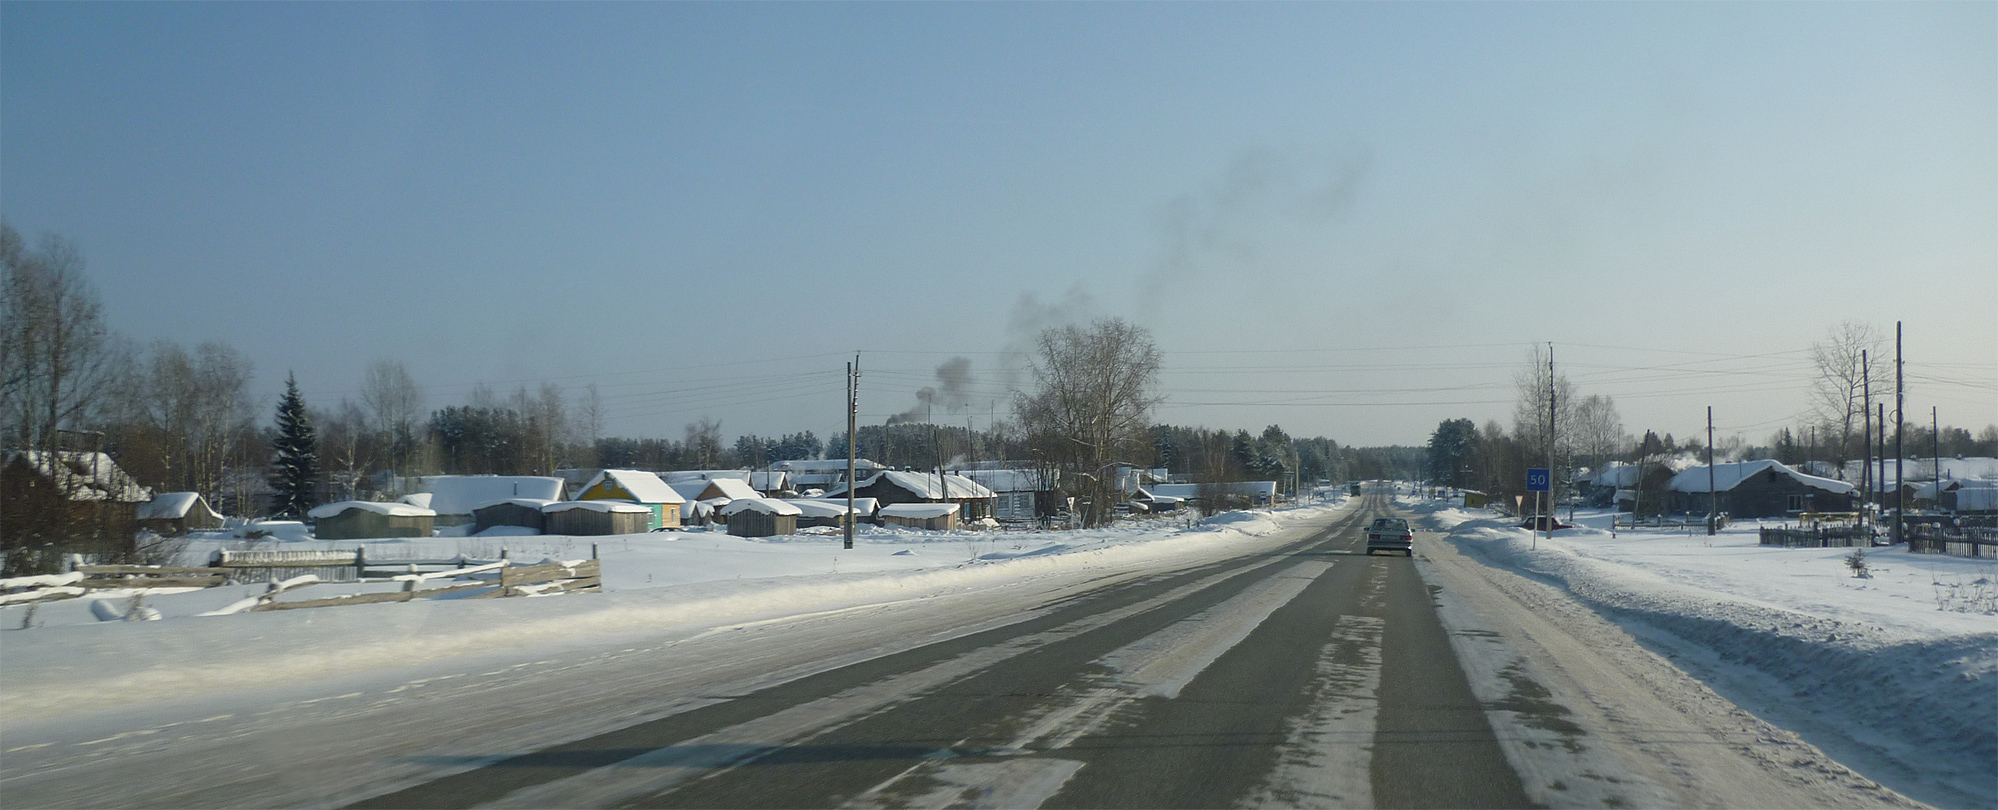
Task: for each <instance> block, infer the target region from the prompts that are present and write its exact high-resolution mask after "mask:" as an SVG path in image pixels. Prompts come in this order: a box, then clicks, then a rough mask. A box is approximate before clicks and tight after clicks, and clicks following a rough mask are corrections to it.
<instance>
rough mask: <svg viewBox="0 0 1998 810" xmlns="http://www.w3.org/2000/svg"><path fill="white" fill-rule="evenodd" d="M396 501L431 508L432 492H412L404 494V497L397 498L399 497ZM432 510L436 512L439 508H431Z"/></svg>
mask: <svg viewBox="0 0 1998 810" xmlns="http://www.w3.org/2000/svg"><path fill="white" fill-rule="evenodd" d="M396 502H398V503H406V504H409V505H410V506H420V507H423V508H425V509H430V493H428V492H412V493H409V494H408V495H404V496H402V497H400V498H397V499H396ZM431 511H433V512H434V511H437V510H435V509H431Z"/></svg>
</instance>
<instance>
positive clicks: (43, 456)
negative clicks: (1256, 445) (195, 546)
mask: <svg viewBox="0 0 1998 810" xmlns="http://www.w3.org/2000/svg"><path fill="white" fill-rule="evenodd" d="M16 458H18V459H20V460H21V461H22V463H24V464H26V465H27V467H28V468H29V469H31V470H34V471H35V472H37V473H40V474H41V475H42V476H43V477H45V478H47V479H49V481H50V482H52V483H54V484H55V486H56V490H57V491H58V492H62V493H65V494H67V495H68V497H69V499H70V500H72V501H111V502H113V503H145V502H147V501H150V500H152V498H153V491H152V490H150V489H147V488H145V487H142V486H139V483H138V482H137V481H134V480H132V477H131V476H129V475H126V474H125V471H124V470H123V469H120V468H119V467H118V463H117V462H115V461H112V460H111V457H110V456H109V455H106V454H104V453H85V452H80V451H73V450H62V451H58V452H54V453H50V452H48V451H44V450H23V451H21V452H18V453H15V454H13V455H12V456H10V457H9V459H8V463H9V464H12V463H13V459H16Z"/></svg>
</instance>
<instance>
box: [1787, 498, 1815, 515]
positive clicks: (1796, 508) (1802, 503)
mask: <svg viewBox="0 0 1998 810" xmlns="http://www.w3.org/2000/svg"><path fill="white" fill-rule="evenodd" d="M1810 501H1811V496H1809V495H1792V496H1790V511H1792V512H1802V511H1804V510H1805V509H1806V508H1809V507H1810V505H1811V503H1810Z"/></svg>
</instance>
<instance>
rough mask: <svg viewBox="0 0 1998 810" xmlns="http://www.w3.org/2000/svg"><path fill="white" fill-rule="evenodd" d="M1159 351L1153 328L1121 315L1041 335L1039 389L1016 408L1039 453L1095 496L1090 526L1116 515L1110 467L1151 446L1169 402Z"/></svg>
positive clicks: (1034, 363) (1019, 400)
mask: <svg viewBox="0 0 1998 810" xmlns="http://www.w3.org/2000/svg"><path fill="white" fill-rule="evenodd" d="M1159 357H1160V356H1159V350H1158V346H1157V345H1156V344H1154V343H1153V342H1152V335H1151V333H1150V332H1149V331H1147V330H1145V328H1144V327H1141V326H1137V325H1134V324H1131V323H1127V322H1125V321H1124V320H1122V319H1119V318H1109V319H1103V320H1098V321H1096V322H1094V323H1092V324H1090V325H1089V327H1088V328H1083V327H1079V326H1073V325H1071V326H1064V327H1059V328H1054V329H1047V330H1044V331H1042V332H1041V333H1040V337H1039V341H1038V351H1037V353H1036V355H1035V357H1034V359H1033V361H1032V363H1031V369H1032V371H1033V375H1034V382H1035V386H1036V388H1035V391H1034V392H1033V393H1032V394H1025V393H1023V394H1021V395H1019V396H1018V397H1017V398H1016V400H1015V402H1014V412H1015V413H1016V414H1017V415H1018V417H1019V420H1020V424H1021V426H1022V427H1023V428H1024V429H1025V431H1026V433H1027V436H1028V442H1029V443H1030V445H1031V446H1033V447H1034V454H1035V456H1036V457H1037V458H1042V459H1046V460H1047V461H1049V462H1051V463H1052V465H1053V466H1055V467H1056V468H1058V469H1060V470H1062V471H1063V472H1064V473H1066V474H1067V475H1066V476H1065V479H1066V481H1068V482H1069V485H1070V486H1076V485H1080V486H1081V487H1084V488H1086V489H1085V491H1087V492H1088V493H1089V494H1090V506H1091V508H1090V509H1089V510H1088V512H1087V513H1086V514H1085V520H1086V521H1087V523H1088V524H1089V525H1101V524H1103V523H1105V522H1107V521H1108V520H1109V518H1110V514H1111V513H1110V508H1109V507H1110V503H1111V500H1112V498H1113V492H1114V487H1113V484H1114V483H1115V481H1114V476H1111V475H1109V474H1108V469H1107V468H1108V467H1110V466H1111V465H1113V464H1115V463H1117V462H1120V461H1125V460H1128V459H1130V458H1136V457H1138V456H1140V455H1141V454H1143V453H1146V452H1149V451H1150V444H1151V413H1152V408H1153V407H1154V406H1156V405H1157V404H1158V403H1159V402H1160V401H1162V400H1163V397H1161V396H1159V394H1158V374H1159Z"/></svg>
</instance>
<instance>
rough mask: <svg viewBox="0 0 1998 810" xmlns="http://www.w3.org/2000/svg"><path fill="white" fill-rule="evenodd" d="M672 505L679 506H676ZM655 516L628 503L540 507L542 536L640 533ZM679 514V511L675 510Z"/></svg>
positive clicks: (566, 503) (644, 507)
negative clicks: (542, 521)
mask: <svg viewBox="0 0 1998 810" xmlns="http://www.w3.org/2000/svg"><path fill="white" fill-rule="evenodd" d="M674 506H676V507H677V506H678V505H677V504H675V505H674ZM654 514H655V513H654V512H653V511H652V508H651V507H649V506H647V505H645V504H638V503H631V502H628V501H610V500H595V501H558V502H556V503H551V504H547V505H545V506H543V507H541V515H542V519H543V520H544V521H546V522H545V523H544V524H543V526H542V528H541V532H542V533H543V534H570V535H601V534H642V533H644V532H645V531H646V530H647V529H648V528H649V527H650V526H651V523H652V516H653V515H654ZM675 514H676V515H677V514H678V510H677V509H676V510H675Z"/></svg>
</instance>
